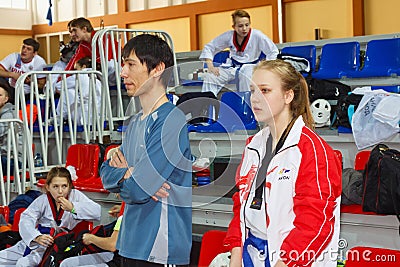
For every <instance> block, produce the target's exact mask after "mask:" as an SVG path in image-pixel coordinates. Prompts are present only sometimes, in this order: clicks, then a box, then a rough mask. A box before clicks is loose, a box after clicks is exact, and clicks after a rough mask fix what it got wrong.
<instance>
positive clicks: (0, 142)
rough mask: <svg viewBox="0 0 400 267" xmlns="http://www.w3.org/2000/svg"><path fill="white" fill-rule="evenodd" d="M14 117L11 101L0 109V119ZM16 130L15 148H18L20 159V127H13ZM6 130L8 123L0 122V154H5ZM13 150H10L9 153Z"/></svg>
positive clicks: (6, 149)
mask: <svg viewBox="0 0 400 267" xmlns="http://www.w3.org/2000/svg"><path fill="white" fill-rule="evenodd" d="M13 118H15V108H14V105H13V104H11V103H6V104H5V105H4V106H3V107H2V108H1V109H0V119H13ZM15 130H16V132H17V140H18V143H17V148H18V150H19V153H18V154H19V158H20V160H21V150H22V135H21V130H20V129H15ZM7 132H8V123H5V122H0V150H1V155H3V156H5V155H7V151H8V148H7ZM12 154H13V152H11V155H12Z"/></svg>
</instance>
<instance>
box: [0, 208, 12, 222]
mask: <svg viewBox="0 0 400 267" xmlns="http://www.w3.org/2000/svg"><path fill="white" fill-rule="evenodd" d="M0 214H2V215H3V217H4V219H5V220H6V222H8V220H9V219H10V209H9V208H8V206H0Z"/></svg>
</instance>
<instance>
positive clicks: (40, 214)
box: [0, 167, 101, 267]
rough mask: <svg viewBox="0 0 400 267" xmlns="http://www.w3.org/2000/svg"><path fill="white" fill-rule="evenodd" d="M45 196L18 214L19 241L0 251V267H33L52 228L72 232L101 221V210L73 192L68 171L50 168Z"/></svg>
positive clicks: (48, 238) (46, 242)
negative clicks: (87, 223)
mask: <svg viewBox="0 0 400 267" xmlns="http://www.w3.org/2000/svg"><path fill="white" fill-rule="evenodd" d="M45 188H46V191H47V193H46V194H42V195H41V196H39V197H37V198H36V199H35V200H34V201H33V202H32V203H31V204H30V205H29V206H28V208H27V209H26V210H25V211H24V212H23V213H22V214H21V218H20V222H19V233H20V234H21V237H22V240H21V241H19V242H18V243H17V244H15V245H14V246H12V247H10V248H7V249H4V250H1V251H0V266H6V265H16V266H24V267H29V266H32V267H35V266H37V265H38V264H39V263H40V261H41V260H42V257H43V254H44V252H45V251H46V248H47V247H48V246H51V245H52V244H53V243H54V237H53V236H52V235H50V230H51V228H52V227H53V228H56V227H65V228H67V229H73V228H74V227H75V226H76V225H77V224H78V223H79V222H81V221H83V220H89V221H93V220H100V216H101V207H100V205H99V204H97V203H95V202H94V201H92V200H91V199H89V198H88V197H87V196H86V195H85V194H83V193H82V192H80V191H78V190H76V189H73V185H72V179H71V174H70V172H69V171H68V170H67V169H66V168H64V167H53V168H52V169H51V170H50V171H49V173H48V174H47V178H46V186H45Z"/></svg>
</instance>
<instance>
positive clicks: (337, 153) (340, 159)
mask: <svg viewBox="0 0 400 267" xmlns="http://www.w3.org/2000/svg"><path fill="white" fill-rule="evenodd" d="M333 152H334V153H335V156H336V157H337V158H338V159H339V161H340V164H341V166H342V168H343V155H342V152H340V150H337V149H334V150H333Z"/></svg>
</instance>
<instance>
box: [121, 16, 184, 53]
mask: <svg viewBox="0 0 400 267" xmlns="http://www.w3.org/2000/svg"><path fill="white" fill-rule="evenodd" d="M128 28H129V29H138V30H162V31H166V32H167V33H168V34H169V35H171V37H172V41H173V42H174V47H175V52H186V51H190V20H189V18H179V19H170V20H162V21H157V22H148V23H137V24H131V25H129V26H128Z"/></svg>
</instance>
